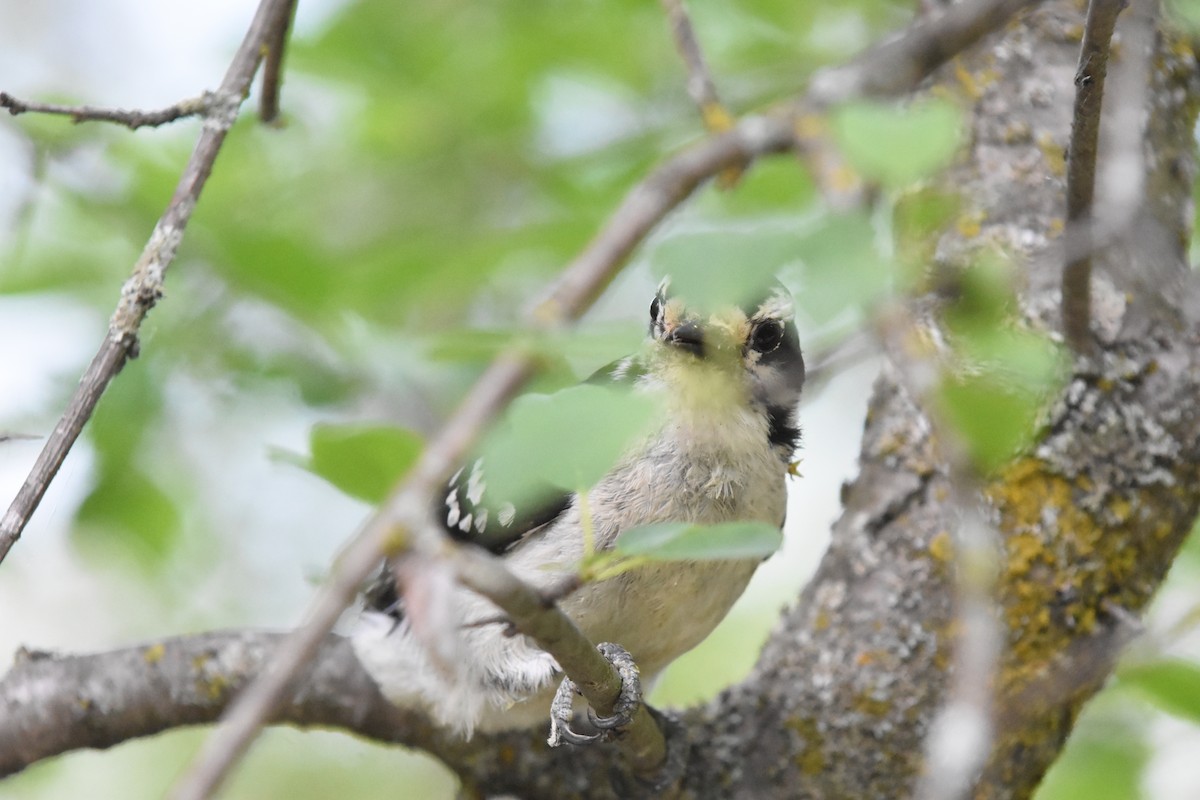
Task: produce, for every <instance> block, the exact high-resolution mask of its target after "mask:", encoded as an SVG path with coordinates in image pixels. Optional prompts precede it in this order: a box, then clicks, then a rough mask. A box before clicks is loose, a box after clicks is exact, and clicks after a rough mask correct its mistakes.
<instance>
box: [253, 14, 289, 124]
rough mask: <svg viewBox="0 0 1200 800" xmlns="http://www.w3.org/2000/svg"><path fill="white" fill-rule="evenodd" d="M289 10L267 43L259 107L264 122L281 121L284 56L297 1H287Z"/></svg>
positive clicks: (273, 30) (260, 117)
mask: <svg viewBox="0 0 1200 800" xmlns="http://www.w3.org/2000/svg"><path fill="white" fill-rule="evenodd" d="M285 3H286V5H287V8H286V9H285V10H284V11H281V12H280V13H282V14H284V15H285V16H284V21H283V24H282V25H278V26H276V27H275V28H272V29H271V36H270V38H269V39H268V40H267V41H266V44H265V47H266V56H265V57H264V59H263V74H262V98H261V100H260V101H259V105H258V109H259V110H258V116H259V119H261V120H262V121H263V122H266V123H272V122H275V121H276V120H278V119H279V90H280V88H281V86H282V83H283V55H284V53H285V52H286V51H287V43H288V33H289V32H290V31H291V29H292V21H293V20H294V19H295V18H296V0H285Z"/></svg>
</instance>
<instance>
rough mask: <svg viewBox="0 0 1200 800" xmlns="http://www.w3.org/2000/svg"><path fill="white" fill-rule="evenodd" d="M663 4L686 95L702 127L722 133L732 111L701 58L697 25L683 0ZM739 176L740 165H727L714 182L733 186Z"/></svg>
mask: <svg viewBox="0 0 1200 800" xmlns="http://www.w3.org/2000/svg"><path fill="white" fill-rule="evenodd" d="M662 4H663V8H664V9H665V10H666V12H667V20H668V21H669V22H670V23H671V35H672V38H674V40H675V49H677V50H678V51H679V55H680V57H681V58H682V59H683V65H684V68H685V69H686V70H687V92H688V96H690V97H691V98H692V102H693V103H695V104H696V108H697V109H699V111H700V119H701V120H702V121H703V122H704V127H705V129H707V130H708V131H709V133H724V132H725V131H727V130H729V129H730V128H732V127H733V115H732V114H730V113H729V110H728V109H727V108H725V105H724V104H723V103H722V102H721V98H720V97H719V96H718V95H717V86H716V84H715V83H714V82H713V79H712V72H711V71H710V70H709V68H708V62H707V61H706V60H705V58H704V51H702V50H701V49H700V40H699V39H698V38H697V37H696V29H695V28H694V27H693V25H692V19H691V17H690V16H689V15H688V11H687V8H686V7H685V6H684V4H683V0H662ZM741 176H742V168H741V167H730V168H729V169H727V170H724V171H723V172H722V173H721V174H720V175H719V176H718V177H717V185H718V186H719V187H720V188H722V189H729V188H732V187H733V186H735V185H736V184H737V182H738V180H739V179H740V178H741Z"/></svg>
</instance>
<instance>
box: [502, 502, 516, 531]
mask: <svg viewBox="0 0 1200 800" xmlns="http://www.w3.org/2000/svg"><path fill="white" fill-rule="evenodd" d="M516 517H517V509H516V507H515V506H513V504H512V503H505V504H504V505H502V506H500V513H499V518H500V524H501V525H504V526H508V525H512V524H513V520H514V519H516Z"/></svg>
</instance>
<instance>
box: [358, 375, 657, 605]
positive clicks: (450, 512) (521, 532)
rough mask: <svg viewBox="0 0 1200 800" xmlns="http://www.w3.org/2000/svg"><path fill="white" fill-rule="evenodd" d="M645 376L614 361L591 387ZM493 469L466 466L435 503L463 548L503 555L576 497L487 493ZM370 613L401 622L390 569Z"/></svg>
mask: <svg viewBox="0 0 1200 800" xmlns="http://www.w3.org/2000/svg"><path fill="white" fill-rule="evenodd" d="M642 374H644V370H642V368H641V366H640V364H639V362H638V360H637V359H635V358H633V357H629V358H623V359H621V360H619V361H614V362H613V363H611V364H609V365H608V366H606V367H603V368H602V369H600V370H597V371H596V373H595V374H593V375H592V376H591V377H590V378H588V380H587V383H589V384H595V385H608V386H619V385H632V384H633V382H635V381H636V380H637V378H638V377H640V376H641V375H642ZM489 468H490V465H488V464H487V463H485V460H484V459H483V458H481V457H478V458H474V459H471V460H470V461H469V462H468V463H466V464H464V465H463V466H462V468H460V469H459V470H458V471H457V472H455V473H454V475H453V476H452V477H451V478H450V480H449V481H448V482H447V484H446V493H445V494H443V495H441V496H439V497H438V498H436V500H435V507H434V518H435V519H436V520H437V521H438V522H439V523H441V525H442V527H443V528H444V529H445V530H446V532H447V533H448V534H449V535H450V536H451V537H453V538H454V539H457V540H458V541H462V542H470V543H471V544H476V545H479V546H480V547H483V548H485V549H487V550H490V551H491V552H493V553H497V554H499V553H503V552H505V551H506V550H508V549H509V548H511V547H513V546H514V545H516V544H517V543H518V542H520V541H521V540H522V539H523V538H525V537H526V536H528V535H530V534H532V533H534V532H536V531H537V530H538V529H539V528H541V527H543V526H545V525H548V524H550V523H552V522H554V521H555V520H556V519H558V517H559V516H560V515H561V514H562V513H563V512H564V511H566V510H567V508H568V507H569V506H570V505H571V500H572V498H573V497H574V495H575V493H574V492H571V491H567V490H564V489H562V488H560V487H557V486H551V485H550V484H545V483H536V484H533V485H526V486H523V487H522V491H521V495H520V499H506V498H503V497H497V496H494V495H495V493H493V494H491V495H489V493H488V472H489ZM363 598H364V600H365V604H366V606H367V608H370V609H373V610H375V611H379V612H382V613H385V614H390V615H391V616H394V617H395V618H396V619H400V618H401V616H402V609H401V607H400V598H399V595H398V594H397V592H396V582H395V578H394V576H393V575H392V572H391V569H390V568H389V567H388V566H387V565H386V564H384V565H383V567H382V568H381V569H380V571H379V573H378V574H377V575H376V576H375V578H374V579H372V581H371V582H370V584H368V586H367V587H366V588H365V589H364V590H363Z"/></svg>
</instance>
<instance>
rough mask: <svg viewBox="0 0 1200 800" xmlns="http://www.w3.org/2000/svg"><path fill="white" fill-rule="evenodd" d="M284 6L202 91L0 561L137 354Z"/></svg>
mask: <svg viewBox="0 0 1200 800" xmlns="http://www.w3.org/2000/svg"><path fill="white" fill-rule="evenodd" d="M288 5H289V2H288V0H262V3H261V4H260V5H259V7H258V11H257V13H256V14H255V15H254V20H253V21H252V22H251V23H250V29H249V30H248V31H247V32H246V37H245V39H243V40H242V44H241V47H239V48H238V51H237V53H236V54H235V55H234V57H233V61H232V62H231V63H230V65H229V68H228V70H227V71H226V72H225V77H224V79H223V80H222V81H221V85H220V87H219V88H218V89H217V90H216V91H215V92H212V93H211V94H209V95H206V96H205V98H206V100H207V102H206V105H205V115H204V118H205V124H204V129H203V130H202V131H201V133H200V138H199V139H198V140H197V141H196V147H195V149H193V150H192V155H191V158H189V159H188V163H187V166H186V167H184V170H183V175H182V176H181V177H180V179H179V183H178V184H177V185H176V187H175V194H174V195H173V196H172V197H171V202H170V203H169V204H168V205H167V209H166V211H164V212H163V215H162V216H161V217H160V218H159V220H158V222H157V224H155V226H154V230H153V231H152V232H151V234H150V240H149V241H148V242H147V243H146V247H145V249H144V250H143V251H142V255H141V257H140V258H139V259H138V262H137V264H135V265H134V268H133V274H132V275H131V276H130V277H129V279H128V280H127V281H126V282H125V285H124V287H122V289H121V299H120V301H119V302H118V303H117V308H116V311H114V312H113V315H112V319H111V320H110V321H109V325H108V335H107V336H106V337H105V339H104V342H103V343H102V344H101V345H100V349H99V351H98V352H97V353H96V355H95V356H94V357H93V358H92V362H91V363H90V364H89V365H88V368H87V370H86V371H85V372H84V374H83V377H82V378H80V380H79V387H78V388H77V389H76V390H75V394H74V395H73V396H72V397H71V401H70V403H69V404H68V406H67V410H66V412H65V413H64V414H63V416H62V418H61V419H60V420H59V421H58V424H57V425H55V426H54V432H53V433H51V434H50V438H49V439H47V440H46V446H45V447H44V448H43V449H42V452H41V453H40V454H39V455H38V458H37V461H36V462H34V465H33V469H32V470H30V473H29V477H27V478H26V479H25V482H24V483H23V484H22V485H21V488H20V489H19V490H18V491H17V496H16V498H15V499H14V500H13V502H12V504H11V505H10V506H9V508H8V511H6V512H5V514H4V516H3V518H0V562H2V561H3V560H4V557H5V556H6V555H8V551H9V550H10V549H12V546H13V544H15V543H16V541H17V539H19V538H20V536H21V531H23V530H24V529H25V525H26V524H27V523H28V522H29V518H30V516H32V515H33V512H34V511H35V510H36V509H37V507H38V504H39V503H40V502H41V501H42V497H43V495H45V493H46V489H47V488H48V487H49V485H50V482H51V481H52V480H53V479H54V476H55V475H56V474H57V473H58V469H59V467H61V466H62V463H63V460H64V459H65V458H66V457H67V453H68V452H69V451H70V449H71V447H72V445H74V444H75V440H76V439H78V438H79V434H80V432H81V431H82V430H83V426H84V425H85V424H86V423H87V421H88V419H89V418H90V417H91V416H92V412H93V411H94V410H95V408H96V403H97V402H99V400H100V396H101V395H102V394H104V390H105V389H107V388H108V384H109V383H110V382H111V381H112V379H113V378H114V377H116V375H117V373H118V372H120V370H121V367H122V366H124V364H125V361H126V359H129V358H133V357H136V356H137V348H138V330H139V329H140V328H141V325H142V320H143V319H145V317H146V314H147V313H149V311H150V309H151V308H153V307H154V305H155V304H156V303H157V302H158V299H159V298H160V297H162V291H163V279H164V277H165V276H166V271H167V269H168V267H170V266H171V263H172V262H173V261H174V260H175V253H176V251H177V250H178V249H179V244H180V242H181V241H182V240H183V233H184V230H185V229H186V228H187V224H188V222H189V221H190V220H191V218H192V212H193V211H194V210H195V208H196V202H197V201H198V200H199V199H200V193H201V191H203V189H204V184H205V183H206V182H207V180H208V176H209V174H210V173H211V172H212V168H213V164H214V163H215V162H216V160H217V154H218V153H219V152H220V150H221V145H222V144H224V142H225V136H226V134H228V133H229V129H230V128H231V127H233V123H234V120H235V119H236V118H237V112H238V108H239V107H240V106H241V104H242V101H243V100H244V99H245V98H246V93H247V92H248V91H249V88H250V81H251V80H252V79H253V78H254V73H255V71H256V70H257V69H258V63H259V61H260V60H261V58H262V48H263V44H264V42H266V41H267V40H268V38H269V37H270V35H271V32H272V31H273V30H274V29H275V28H277V27H278V26H280V25H281V24H283V22H284V20H283V18H282V12H283V11H285V10H286V9H287V7H288ZM126 124H128V123H126Z"/></svg>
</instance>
